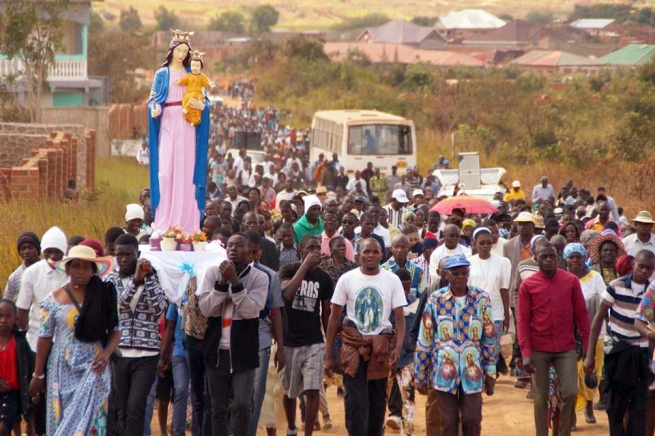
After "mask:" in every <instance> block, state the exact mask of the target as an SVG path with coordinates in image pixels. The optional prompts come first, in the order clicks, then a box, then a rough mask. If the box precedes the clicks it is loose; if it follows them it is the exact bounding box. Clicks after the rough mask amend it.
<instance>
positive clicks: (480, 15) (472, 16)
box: [434, 9, 505, 39]
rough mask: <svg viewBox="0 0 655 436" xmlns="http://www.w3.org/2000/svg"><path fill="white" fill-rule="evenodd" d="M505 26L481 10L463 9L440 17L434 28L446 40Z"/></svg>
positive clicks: (502, 22)
mask: <svg viewBox="0 0 655 436" xmlns="http://www.w3.org/2000/svg"><path fill="white" fill-rule="evenodd" d="M504 25H505V21H503V20H501V19H500V18H498V17H497V16H495V15H492V14H490V13H489V12H486V11H483V10H482V9H465V10H463V11H454V12H451V13H449V14H448V15H446V16H444V17H440V18H439V19H438V20H437V22H436V24H435V25H434V28H435V29H437V30H438V31H439V32H440V33H441V34H443V35H445V36H446V37H447V38H448V39H452V38H458V37H463V38H466V37H468V36H470V35H473V34H476V33H481V32H486V31H489V30H493V29H498V28H500V27H502V26H504Z"/></svg>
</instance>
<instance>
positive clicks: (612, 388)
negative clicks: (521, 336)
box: [584, 250, 655, 436]
mask: <svg viewBox="0 0 655 436" xmlns="http://www.w3.org/2000/svg"><path fill="white" fill-rule="evenodd" d="M653 271H655V254H653V253H651V252H650V251H648V250H642V251H640V252H639V253H638V254H637V257H636V259H635V266H634V269H633V270H632V273H631V274H629V275H627V276H624V277H620V278H618V279H616V280H613V281H612V282H610V284H609V285H608V286H607V289H606V290H605V292H604V293H603V295H602V301H601V307H600V309H599V310H598V312H597V313H596V317H595V318H594V322H593V324H592V326H591V337H590V338H589V342H588V344H589V349H588V351H587V357H586V358H585V361H584V367H585V371H586V372H587V374H590V373H591V372H593V370H594V367H595V362H594V347H595V344H596V340H597V339H598V336H599V334H600V330H601V326H602V324H603V320H604V319H605V317H606V316H607V315H608V311H609V322H608V323H607V327H608V334H609V337H608V338H606V340H605V343H606V346H605V360H604V365H605V383H606V385H607V386H606V388H605V390H606V392H608V393H609V405H608V407H607V416H608V418H609V427H610V436H615V435H616V436H618V435H623V434H625V433H624V427H623V418H624V416H625V414H626V412H627V413H628V428H629V433H630V434H646V402H647V389H648V378H649V375H650V369H649V368H650V365H649V356H648V337H644V336H642V334H641V333H640V332H639V330H637V328H636V327H635V318H636V312H637V308H638V307H639V304H640V303H641V300H642V298H643V297H644V295H645V293H646V289H647V288H648V285H649V282H648V279H649V278H650V276H651V275H652V274H653ZM608 346H609V347H608Z"/></svg>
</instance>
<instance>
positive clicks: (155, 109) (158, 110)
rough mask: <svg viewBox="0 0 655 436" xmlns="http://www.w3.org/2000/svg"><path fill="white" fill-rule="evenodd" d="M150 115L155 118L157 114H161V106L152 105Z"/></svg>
mask: <svg viewBox="0 0 655 436" xmlns="http://www.w3.org/2000/svg"><path fill="white" fill-rule="evenodd" d="M150 115H151V116H152V117H153V118H157V117H158V116H159V115H161V106H159V105H158V104H156V105H154V106H153V107H152V109H151V110H150Z"/></svg>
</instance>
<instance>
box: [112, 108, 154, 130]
mask: <svg viewBox="0 0 655 436" xmlns="http://www.w3.org/2000/svg"><path fill="white" fill-rule="evenodd" d="M135 128H136V130H137V131H138V132H139V134H140V135H141V136H147V135H148V103H147V102H145V103H141V104H112V105H111V106H110V108H109V137H110V139H132V137H133V134H134V129H135Z"/></svg>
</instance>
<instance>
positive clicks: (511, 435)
mask: <svg viewBox="0 0 655 436" xmlns="http://www.w3.org/2000/svg"><path fill="white" fill-rule="evenodd" d="M526 393H527V390H524V389H516V388H515V387H514V381H513V380H512V379H510V378H508V377H501V378H500V379H499V380H498V383H497V384H496V393H495V394H494V395H493V396H492V397H487V396H486V395H485V396H484V404H483V406H482V414H483V420H482V435H483V436H528V435H533V434H534V432H535V428H534V420H533V419H534V418H533V416H534V415H533V412H532V401H531V400H527V399H526V398H525V394H526ZM327 396H328V403H329V408H330V416H331V418H332V423H333V425H334V426H333V427H332V428H331V429H330V430H327V431H319V432H314V434H316V435H346V434H347V432H346V427H345V420H344V413H343V400H342V399H340V398H337V396H336V390H335V389H334V388H330V389H329V390H328V392H327ZM595 413H596V419H597V420H598V423H597V424H585V422H584V415H583V413H582V412H578V413H577V417H578V430H577V431H576V432H575V433H574V434H584V435H588V436H592V435H599V436H600V435H607V434H609V429H608V426H607V415H606V413H605V412H601V411H596V412H595ZM319 415H320V414H319ZM298 416H300V415H298ZM298 419H299V418H298ZM321 423H322V418H321ZM280 424H282V423H280ZM414 427H415V431H414V434H415V435H424V434H425V397H423V396H420V395H418V396H417V404H416V417H415V421H414ZM301 433H302V432H299V434H301ZM277 434H278V436H284V435H285V434H286V427H284V426H282V425H279V427H278V432H277ZM386 434H387V435H393V434H399V433H398V432H394V431H390V430H388V431H387V432H386ZM257 435H258V436H259V435H262V436H264V435H266V432H265V431H264V429H260V430H259V432H258V433H257Z"/></svg>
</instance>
